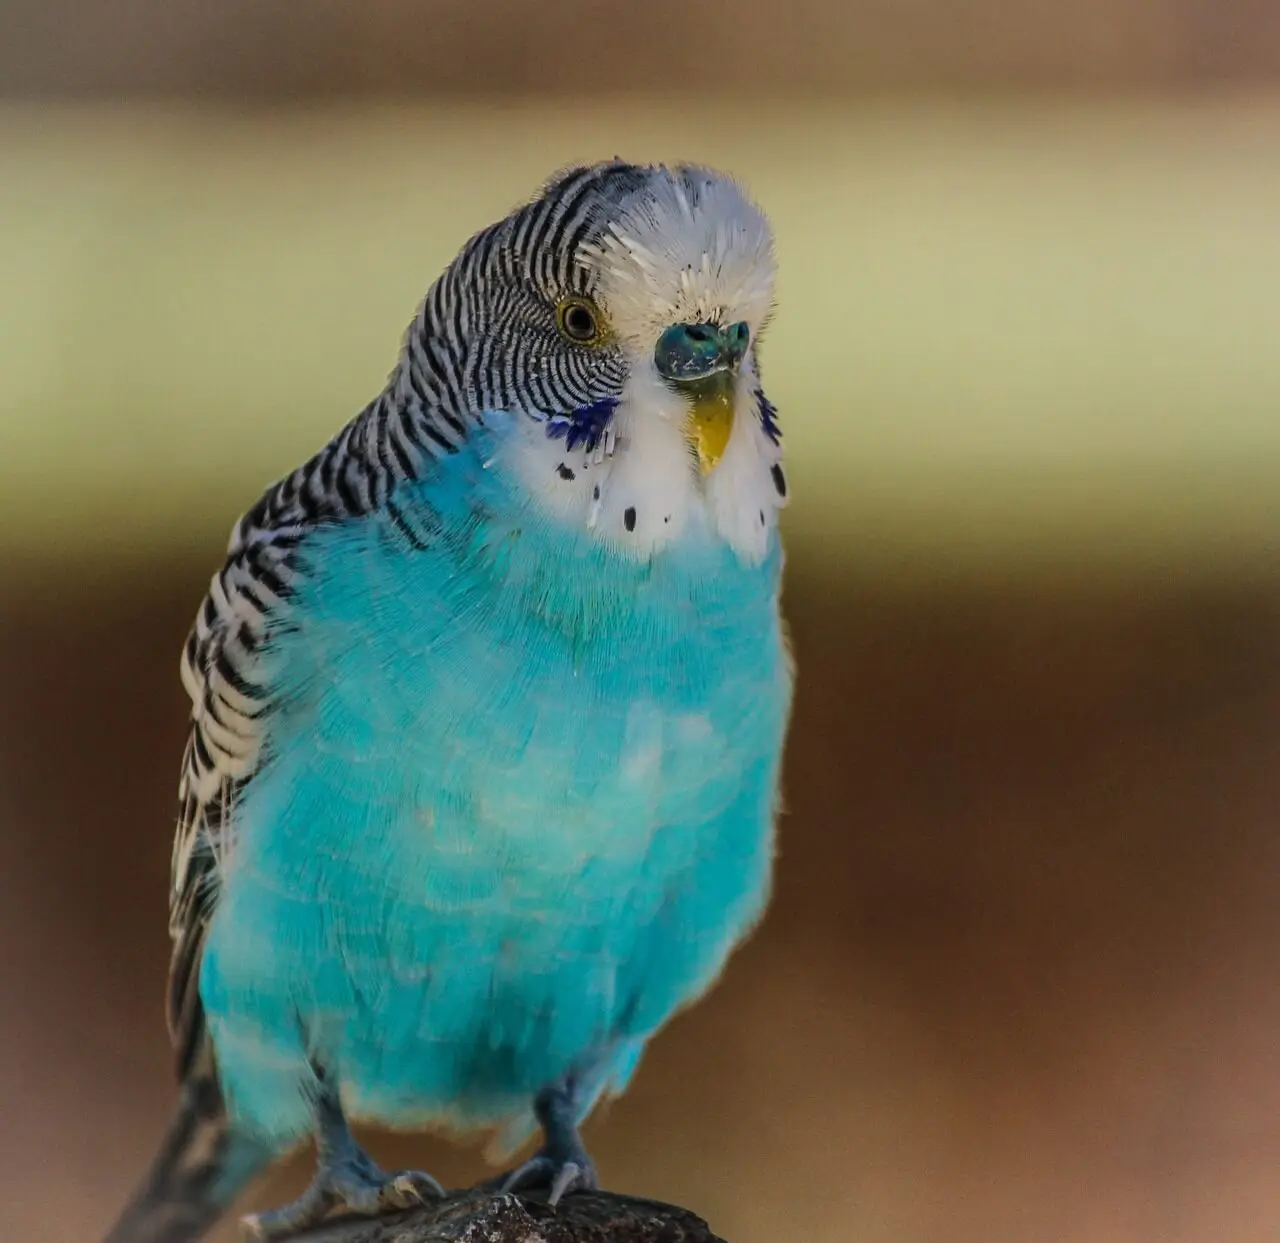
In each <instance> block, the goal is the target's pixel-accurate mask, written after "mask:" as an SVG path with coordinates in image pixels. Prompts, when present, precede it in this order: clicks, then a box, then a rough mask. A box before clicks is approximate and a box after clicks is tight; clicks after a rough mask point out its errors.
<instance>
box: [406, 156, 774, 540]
mask: <svg viewBox="0 0 1280 1243" xmlns="http://www.w3.org/2000/svg"><path fill="white" fill-rule="evenodd" d="M773 282H774V243H773V233H772V230H771V229H770V226H769V224H768V221H767V220H766V219H765V217H764V215H763V213H762V212H761V211H760V210H759V209H758V208H757V207H756V206H755V205H754V204H752V203H751V201H750V200H749V199H748V198H747V196H746V195H745V194H744V193H743V191H742V190H741V189H740V188H739V187H738V185H737V184H736V183H735V182H734V181H732V180H731V179H730V178H728V177H726V176H723V175H721V174H719V173H716V172H713V171H711V170H708V169H706V168H701V167H697V166H694V165H675V166H671V167H668V166H665V165H634V164H628V163H624V162H622V161H616V160H615V161H610V162H606V163H602V164H596V165H592V166H589V167H582V168H574V169H571V170H569V171H567V172H565V173H562V174H560V175H559V176H557V177H556V178H554V179H553V180H551V181H550V182H549V183H548V184H547V185H546V186H545V187H544V188H543V190H542V191H541V193H540V194H539V195H537V197H535V198H534V199H532V200H531V201H530V202H528V203H525V204H522V205H521V206H520V207H518V208H516V209H515V210H514V211H513V212H512V213H511V214H510V215H508V216H507V217H506V218H505V219H504V220H502V221H499V222H498V223H497V224H495V225H493V226H491V227H490V228H488V229H486V230H484V231H482V232H481V233H478V234H477V235H476V236H475V237H473V238H472V239H471V241H470V242H468V244H467V245H466V246H465V247H464V248H463V250H462V252H461V253H460V254H459V256H458V257H457V259H456V260H455V261H454V263H453V264H452V265H451V266H450V268H449V269H448V270H447V271H446V272H445V274H444V275H443V276H442V277H441V279H440V280H439V281H438V282H437V283H436V285H435V286H433V288H432V290H431V292H430V294H429V295H428V297H427V300H426V302H425V304H424V306H423V309H422V312H421V314H420V315H419V318H418V321H417V322H416V323H415V325H414V327H413V328H412V329H411V330H410V334H409V340H408V342H407V346H406V350H407V364H406V365H407V368H408V372H409V381H410V387H412V388H414V389H416V390H417V391H418V393H419V396H423V397H425V398H428V399H432V400H436V401H441V402H448V403H451V405H452V406H453V408H454V410H455V412H456V413H457V414H458V415H459V416H461V417H463V418H467V417H470V418H474V419H476V420H478V421H481V422H483V421H484V420H485V416H486V415H487V414H489V413H493V412H504V413H507V414H511V415H515V416H519V417H518V418H517V422H518V423H519V424H520V431H519V433H518V434H517V435H516V436H515V437H514V438H513V441H514V444H515V445H516V446H517V447H516V448H514V449H512V453H513V455H514V456H515V458H516V459H517V461H516V465H517V467H518V469H520V470H521V471H522V472H523V473H524V474H525V476H526V477H527V478H528V480H529V482H530V483H531V485H532V487H533V489H534V491H535V492H537V493H538V494H539V495H540V496H542V497H543V498H544V499H546V500H547V501H548V503H549V504H551V505H552V507H553V508H556V509H559V510H561V511H563V512H566V513H576V512H579V511H581V513H582V516H583V517H584V518H585V519H586V520H587V522H588V525H590V526H593V527H594V526H597V525H598V524H599V523H600V520H601V517H602V515H605V516H608V515H611V514H612V511H613V510H617V511H618V513H619V515H620V517H621V522H622V526H623V531H624V534H625V535H627V536H630V537H632V539H633V542H637V543H639V544H643V545H649V546H652V545H653V544H656V543H661V542H664V540H665V539H667V538H670V537H671V536H672V535H673V534H674V533H675V531H677V530H679V529H680V528H681V527H682V526H683V524H684V521H685V520H686V519H687V518H688V516H689V514H690V512H691V511H692V510H693V509H696V508H698V507H699V506H701V508H702V509H703V510H707V511H708V512H711V511H714V512H715V513H717V514H718V515H719V517H718V519H717V521H718V522H719V524H720V526H722V527H723V526H724V525H725V523H726V522H728V523H729V525H731V526H732V525H734V524H741V523H745V522H746V521H747V519H746V517H744V516H743V515H745V514H747V511H749V517H750V521H751V525H754V526H756V527H765V526H770V527H771V525H772V516H773V512H774V510H775V509H776V508H777V506H778V505H779V504H780V503H781V499H782V495H783V494H784V493H785V488H784V487H782V486H779V485H777V484H776V482H774V478H775V476H776V477H777V478H780V474H778V473H777V472H774V475H771V474H770V471H771V470H772V469H773V467H775V466H776V465H777V460H778V457H779V456H780V450H779V448H778V434H777V427H776V424H775V423H774V422H773V408H772V407H771V406H770V405H769V403H768V402H767V401H766V400H765V398H764V396H763V393H762V392H761V389H760V381H759V378H758V357H757V345H758V341H759V336H760V332H761V329H762V328H763V326H764V323H765V321H766V319H767V317H768V315H769V313H770V310H771V307H772V300H773ZM779 470H780V468H779ZM593 471H594V474H593V473H592V472H593ZM569 485H576V486H569ZM606 492H607V493H608V495H607V496H606V495H605V494H606ZM623 493H625V495H623ZM757 493H764V494H766V495H765V496H763V497H762V496H758V495H756V494H757ZM637 494H638V495H637ZM766 499H767V500H768V502H769V503H768V504H767V505H766V504H765V503H764V501H765V500H766ZM623 501H626V502H628V503H626V504H622V503H621V502H623ZM641 502H643V509H642V508H641ZM730 510H741V511H742V513H741V514H732V515H730V514H729V511H730ZM766 513H767V514H768V516H769V521H768V522H766V518H765V515H766ZM641 514H643V515H644V521H643V523H642V522H641V518H640V515H641ZM604 525H605V527H606V528H609V529H612V526H613V523H611V522H605V524H604ZM641 527H643V529H638V528H641ZM662 528H667V530H665V531H664V530H663V529H662ZM748 542H749V543H751V544H752V545H753V546H754V545H756V544H759V543H760V539H759V538H758V536H753V537H752V538H751V539H750V540H749V541H748Z"/></svg>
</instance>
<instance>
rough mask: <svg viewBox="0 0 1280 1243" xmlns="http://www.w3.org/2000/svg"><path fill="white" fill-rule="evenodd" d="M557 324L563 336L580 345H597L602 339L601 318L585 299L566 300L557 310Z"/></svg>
mask: <svg viewBox="0 0 1280 1243" xmlns="http://www.w3.org/2000/svg"><path fill="white" fill-rule="evenodd" d="M556 324H557V325H558V327H559V329H560V332H561V334H562V335H564V336H566V337H568V338H569V340H570V341H576V342H578V344H579V345H595V344H597V343H598V342H599V340H600V338H601V337H602V335H603V334H602V333H601V331H600V316H599V312H598V311H597V310H596V308H595V307H594V306H593V305H592V304H591V303H590V302H588V301H587V300H586V299H585V298H566V299H565V300H564V301H563V302H561V303H560V305H559V306H558V307H557V308H556Z"/></svg>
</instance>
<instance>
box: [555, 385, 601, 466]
mask: <svg viewBox="0 0 1280 1243" xmlns="http://www.w3.org/2000/svg"><path fill="white" fill-rule="evenodd" d="M617 408H618V399H617V398H616V397H604V398H601V399H600V400H599V401H593V402H592V403H591V405H589V406H583V407H582V408H581V409H579V410H575V411H574V412H573V413H572V414H556V415H553V416H552V417H551V418H549V419H548V420H547V435H548V436H550V437H551V439H552V440H563V441H564V447H565V449H566V450H568V449H576V448H578V447H579V446H581V447H582V448H583V449H584V450H585V451H586V452H587V453H592V452H594V451H595V450H596V449H597V448H598V447H599V445H600V440H601V437H603V436H604V432H605V428H606V427H608V426H609V420H610V419H611V418H613V412H614V411H615V410H617Z"/></svg>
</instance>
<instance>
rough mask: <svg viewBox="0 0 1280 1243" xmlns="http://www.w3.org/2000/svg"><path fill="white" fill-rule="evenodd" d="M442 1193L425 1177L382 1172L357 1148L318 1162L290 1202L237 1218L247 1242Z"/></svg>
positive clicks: (399, 1206) (406, 1205)
mask: <svg viewBox="0 0 1280 1243" xmlns="http://www.w3.org/2000/svg"><path fill="white" fill-rule="evenodd" d="M444 1194H445V1191H444V1188H443V1187H442V1186H441V1185H440V1184H439V1183H438V1182H436V1180H435V1179H434V1178H432V1177H431V1175H430V1174H424V1173H422V1172H421V1171H419V1170H402V1171H400V1172H399V1173H398V1174H387V1173H385V1172H384V1171H383V1170H381V1169H380V1168H379V1167H378V1165H377V1164H376V1163H375V1162H374V1161H373V1159H372V1158H371V1157H369V1156H368V1154H367V1153H365V1152H363V1151H361V1150H360V1149H355V1150H353V1151H351V1152H347V1153H344V1154H343V1155H342V1157H341V1158H339V1159H336V1160H333V1161H331V1162H328V1163H325V1164H322V1165H321V1167H320V1169H319V1170H318V1171H317V1172H316V1176H315V1179H314V1180H313V1181H312V1183H311V1186H309V1187H308V1188H307V1189H306V1191H304V1192H303V1193H302V1195H300V1196H299V1197H298V1198H297V1199H296V1200H295V1201H294V1202H293V1203H292V1204H286V1205H285V1206H284V1207H283V1208H277V1209H271V1210H269V1211H267V1212H265V1213H251V1214H250V1215H249V1216H247V1217H244V1218H241V1222H240V1224H241V1226H242V1227H243V1229H244V1232H245V1234H246V1235H247V1236H248V1237H249V1238H251V1239H260V1240H277V1239H284V1238H287V1237H288V1236H289V1235H293V1234H297V1233H299V1232H300V1231H303V1230H308V1229H310V1228H311V1227H313V1226H318V1225H319V1224H320V1223H321V1222H323V1221H324V1220H325V1219H326V1218H327V1217H328V1216H329V1215H330V1214H331V1213H334V1212H346V1213H355V1214H357V1215H358V1216H361V1217H376V1216H378V1215H379V1214H380V1213H390V1212H396V1211H398V1210H401V1209H408V1208H413V1207H414V1206H415V1205H417V1204H423V1203H425V1202H426V1201H427V1200H429V1199H435V1198H437V1197H440V1196H443V1195H444Z"/></svg>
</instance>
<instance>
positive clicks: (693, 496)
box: [109, 160, 792, 1243]
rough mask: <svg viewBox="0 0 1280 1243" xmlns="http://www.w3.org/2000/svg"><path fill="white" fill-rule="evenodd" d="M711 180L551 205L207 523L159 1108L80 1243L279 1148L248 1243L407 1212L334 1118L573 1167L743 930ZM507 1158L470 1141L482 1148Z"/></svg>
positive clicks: (753, 317)
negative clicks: (313, 1165) (228, 513)
mask: <svg viewBox="0 0 1280 1243" xmlns="http://www.w3.org/2000/svg"><path fill="white" fill-rule="evenodd" d="M774 268H775V260H774V242H773V235H772V232H771V229H770V227H769V224H768V222H767V221H766V219H765V217H764V216H763V214H762V213H761V212H760V211H759V209H758V208H756V207H755V206H754V205H753V204H752V203H751V202H750V201H749V199H748V198H747V197H746V195H745V194H744V193H743V192H742V191H741V190H740V189H739V188H738V187H737V185H736V184H735V183H734V182H733V181H731V180H730V179H728V178H726V177H724V176H722V175H720V174H718V173H715V172H712V171H709V170H707V169H704V168H700V167H695V166H690V165H676V166H671V167H667V166H662V165H654V166H637V165H633V164H628V163H624V162H621V161H617V160H615V161H611V162H607V163H602V164H597V165H594V166H590V167H583V168H577V169H574V170H572V171H569V172H566V173H564V174H561V175H560V176H558V177H556V178H555V179H553V180H552V181H551V182H550V183H548V185H547V186H546V187H545V188H544V189H543V190H542V192H541V193H540V194H538V195H537V197H535V198H534V199H533V200H532V201H530V202H528V203H525V204H524V205H522V206H520V207H518V208H517V209H515V210H514V211H512V212H511V213H510V215H508V216H507V217H506V218H505V219H503V220H501V221H500V222H499V223H497V224H495V225H493V226H491V227H490V228H487V229H485V230H483V231H482V232H480V233H478V234H476V236H475V237H473V238H472V239H471V240H470V241H469V242H468V243H467V244H466V245H465V246H464V247H463V249H462V251H461V252H460V253H459V255H458V256H457V258H456V259H455V260H454V261H453V263H452V264H451V265H450V266H449V267H448V268H447V269H446V270H445V271H444V273H443V274H442V275H441V276H440V278H439V279H438V280H437V281H436V282H435V284H434V285H433V286H432V287H431V289H430V291H429V293H428V294H427V297H426V299H425V301H424V302H423V304H422V306H421V309H420V310H419V312H418V315H417V317H416V318H415V319H414V320H413V322H412V324H411V325H410V327H409V330H408V332H407V335H406V337H405V340H404V344H403V348H402V351H401V354H400V358H399V361H398V363H397V365H396V367H395V369H394V371H393V372H392V374H391V376H390V378H389V380H388V382H387V385H386V387H385V388H384V389H383V391H382V392H381V393H380V394H379V395H378V397H377V398H376V399H375V400H374V401H373V402H372V403H371V404H370V405H369V406H368V407H366V408H365V410H364V411H363V412H362V413H361V414H359V415H358V416H357V417H356V418H355V419H354V420H353V421H352V422H351V423H349V424H348V425H347V426H346V427H345V428H344V429H343V430H342V431H341V432H340V433H339V434H338V435H337V437H336V438H335V439H334V440H333V441H331V442H330V443H329V444H328V445H327V446H326V447H325V448H324V449H322V450H321V451H320V452H319V453H318V454H317V455H316V456H315V457H313V458H312V459H311V460H310V461H309V462H307V463H306V464H305V465H303V466H301V467H300V468H299V469H297V470H296V471H294V473H293V474H291V475H289V476H288V477H287V478H286V479H284V480H282V481H281V482H280V483H278V484H277V485H275V486H274V487H272V488H271V489H270V490H269V491H268V492H267V493H266V494H265V496H263V498H262V499H261V500H260V501H259V502H258V504H257V505H256V506H254V508H253V509H251V510H250V511H249V512H248V514H247V515H246V516H245V517H244V518H242V519H241V520H240V522H239V523H238V524H237V526H236V527H235V529H234V531H233V533H232V536H231V541H230V547H229V550H228V555H227V560H226V564H225V565H224V567H223V568H222V569H221V570H220V571H219V572H218V573H217V574H216V575H215V576H214V578H213V582H212V585H211V587H210V590H209V594H208V596H207V598H206V599H205V601H204V604H203V607H202V608H201V609H200V612H199V615H198V617H197V619H196V623H195V627H194V629H193V631H192V633H191V636H190V638H189V640H188V642H187V645H186V649H185V652H184V655H183V662H182V676H183V681H184V683H185V686H186V689H187V691H188V692H189V694H190V697H191V704H192V709H191V730H190V739H189V743H188V746H187V751H186V756H185V763H184V768H183V773H182V781H181V790H180V806H181V815H180V823H179V826H178V832H177V837H176V841H175V844H174V852H173V888H172V893H171V921H170V931H171V933H172V936H173V945H174V949H173V960H172V971H171V983H170V995H169V1018H170V1025H171V1031H172V1035H173V1038H174V1042H175V1046H176V1049H177V1055H178V1064H179V1067H180V1072H181V1080H182V1090H181V1098H180V1106H179V1111H178V1114H177V1117H176V1120H175V1122H174V1124H173V1126H172V1129H171V1131H170V1133H169V1135H168V1137H167V1139H166V1141H165V1143H164V1145H163V1147H162V1149H161V1152H160V1154H159V1156H158V1157H157V1158H156V1162H155V1165H154V1167H153V1169H152V1171H151V1174H150V1175H149V1177H148V1180H147V1181H146V1183H145V1184H144V1186H143V1187H142V1188H141V1189H140V1190H139V1192H138V1193H137V1195H136V1196H135V1198H134V1200H133V1201H132V1203H131V1204H130V1205H129V1207H128V1208H127V1209H126V1210H125V1213H124V1215H123V1217H122V1218H121V1220H120V1222H119V1223H118V1224H117V1225H116V1227H115V1228H114V1229H113V1231H112V1233H111V1234H110V1236H109V1243H180V1241H185V1240H191V1239H196V1238H198V1237H199V1236H200V1235H202V1234H203V1233H204V1232H205V1230H206V1229H207V1228H208V1227H209V1225H210V1224H211V1223H212V1222H213V1221H214V1220H215V1219H216V1218H217V1217H218V1216H219V1215H220V1214H221V1213H222V1212H223V1211H225V1209H226V1208H227V1207H228V1205H229V1204H230V1202H231V1200H232V1199H233V1198H234V1196H235V1195H236V1194H237V1193H238V1192H239V1191H240V1190H241V1189H242V1188H243V1187H244V1186H245V1185H246V1184H247V1183H248V1181H249V1180H250V1179H251V1178H253V1177H254V1176H255V1175H256V1174H257V1173H258V1172H259V1171H261V1170H262V1169H263V1168H264V1167H265V1166H266V1165H267V1164H268V1163H269V1162H270V1161H271V1160H272V1159H273V1158H275V1157H276V1156H278V1155H279V1154H282V1153H284V1152H286V1151H288V1150H290V1149H292V1148H294V1147H296V1146H297V1145H298V1144H300V1143H302V1142H303V1141H305V1140H306V1139H307V1138H308V1137H312V1136H314V1138H315V1140H316V1146H317V1153H318V1164H317V1170H316V1174H315V1178H314V1181H313V1183H312V1184H311V1186H310V1188H309V1189H308V1190H307V1191H306V1192H305V1194H304V1195H303V1196H302V1197H301V1199H299V1200H298V1201H297V1202H296V1203H294V1204H292V1205H289V1206H288V1207H285V1208H282V1209H278V1210H275V1211H272V1212H265V1213H260V1214H257V1215H254V1216H253V1217H250V1218H247V1219H246V1226H247V1228H248V1230H249V1231H250V1233H253V1234H256V1235H257V1236H258V1237H261V1238H277V1237H280V1236H282V1235H284V1234H287V1233H290V1232H292V1231H294V1230H296V1229H299V1228H302V1227H305V1226H308V1225H310V1224H313V1223H315V1222H317V1221H319V1220H320V1219H322V1218H323V1217H324V1216H326V1214H328V1213H329V1212H331V1211H337V1210H343V1211H353V1212H356V1213H370V1214H371V1213H376V1212H378V1211H380V1210H382V1209H384V1208H390V1207H403V1206H405V1205H407V1204H409V1203H411V1202H413V1201H414V1200H415V1199H416V1198H421V1197H424V1196H430V1195H434V1194H439V1188H438V1185H437V1184H436V1182H435V1180H434V1179H432V1178H431V1177H430V1176H428V1175H426V1174H422V1173H417V1172H404V1173H400V1174H387V1173H384V1172H383V1171H382V1170H381V1169H379V1168H378V1166H377V1165H375V1164H374V1162H373V1161H372V1160H371V1159H370V1158H369V1157H368V1156H367V1155H366V1154H365V1152H364V1151H363V1150H362V1149H361V1148H360V1147H359V1146H358V1145H357V1143H356V1142H355V1140H354V1139H353V1138H352V1135H351V1133H350V1131H349V1130H348V1119H352V1120H367V1121H370V1122H375V1123H379V1124H382V1125H386V1126H392V1127H398V1128H415V1127H420V1126H422V1127H426V1126H431V1127H445V1128H450V1129H456V1130H462V1129H470V1128H472V1127H487V1128H493V1129H495V1130H496V1132H497V1133H498V1136H499V1146H500V1148H501V1150H502V1151H507V1152H510V1151H513V1150H514V1148H515V1147H516V1146H517V1145H518V1144H519V1143H520V1142H522V1141H523V1140H524V1139H525V1138H526V1137H527V1136H529V1135H530V1134H532V1133H533V1131H534V1130H535V1128H536V1127H539V1126H540V1127H541V1131H542V1147H541V1148H540V1149H539V1150H538V1151H537V1152H536V1154H535V1155H534V1156H533V1157H532V1158H530V1159H529V1160H528V1161H526V1162H524V1163H523V1164H521V1165H519V1166H518V1167H517V1168H516V1169H515V1170H514V1171H513V1172H512V1173H511V1174H510V1175H508V1176H507V1177H506V1178H505V1181H504V1182H503V1183H502V1184H501V1185H503V1186H505V1187H506V1188H508V1189H521V1188H527V1187H535V1186H542V1187H545V1188H548V1189H549V1190H550V1194H551V1199H552V1201H555V1200H557V1199H559V1197H561V1196H562V1195H564V1194H566V1193H567V1192H572V1191H575V1190H579V1189H584V1188H593V1187H595V1186H596V1174H595V1170H594V1167H593V1165H592V1162H591V1160H590V1158H589V1156H588V1155H587V1153H586V1152H585V1151H584V1149H583V1146H582V1143H581V1140H580V1138H579V1134H578V1126H579V1124H580V1123H581V1121H582V1119H583V1118H584V1117H585V1116H586V1115H587V1114H588V1112H589V1111H590V1110H591V1109H592V1107H593V1105H594V1104H595V1103H596V1102H597V1101H598V1100H599V1099H600V1098H601V1097H602V1096H605V1095H609V1094H616V1093H618V1092H620V1091H622V1090H623V1089H624V1088H625V1087H626V1085H627V1082H628V1080H629V1079H630V1078H631V1076H632V1073H633V1071H634V1070H635V1068H636V1064H637V1062H638V1060H639V1058H640V1055H641V1052H642V1050H643V1049H644V1047H645V1044H646V1043H647V1042H648V1041H649V1040H650V1038H651V1037H652V1036H653V1035H654V1033H655V1032H657V1031H658V1029H659V1028H660V1027H662V1025H663V1024H664V1023H665V1022H666V1021H667V1020H668V1019H669V1018H670V1017H671V1016H672V1014H673V1013H675V1012H676V1011H677V1010H679V1009H680V1008H681V1007H683V1006H685V1005H687V1004H689V1003H690V1002H691V1001H693V1000H694V999H695V998H697V997H698V996H699V995H700V994H702V993H703V992H704V991H705V990H706V989H707V988H708V987H709V986H710V985H711V984H712V982H713V981H714V980H715V979H716V977H717V975H718V974H719V973H720V971H721V969H722V968H723V966H724V963H725V960H726V957H727V956H728V955H729V953H730V951H731V950H732V949H733V947H734V946H735V945H736V944H737V943H738V942H739V941H741V939H742V938H743V937H744V936H745V935H746V934H747V933H748V932H749V931H750V929H751V928H752V927H753V926H754V924H755V923H756V922H757V920H758V919H759V917H760V915H761V913H762V911H763V908H764V906H765V903H766V900H767V896H768V892H769V887H770V874H771V869H772V858H773V853H774V846H773V842H774V819H775V815H776V811H777V806H778V787H779V767H780V758H781V751H782V745H783V740H784V734H785V730H786V724H787V718H788V714H789V710H790V702H791V689H792V664H791V660H790V656H789V652H788V647H787V642H786V638H785V634H784V629H783V624H782V620H781V616H780V610H779V583H780V574H781V569H782V551H781V548H780V544H779V537H778V529H777V519H778V514H779V510H780V509H781V507H782V505H783V503H784V501H785V499H786V494H787V486H786V478H785V476H784V473H783V467H782V461H781V458H782V450H781V444H780V434H779V428H778V423H777V420H776V412H775V410H774V407H773V406H772V405H771V404H770V403H769V401H768V400H767V399H766V398H765V396H764V393H763V391H762V389H761V382H760V372H759V364H758V358H757V345H758V342H759V335H760V331H761V328H762V326H763V324H764V322H765V320H766V318H767V316H768V315H769V312H770V309H771V306H772V301H773V283H774ZM503 1145H505V1147H502V1146H503Z"/></svg>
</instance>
